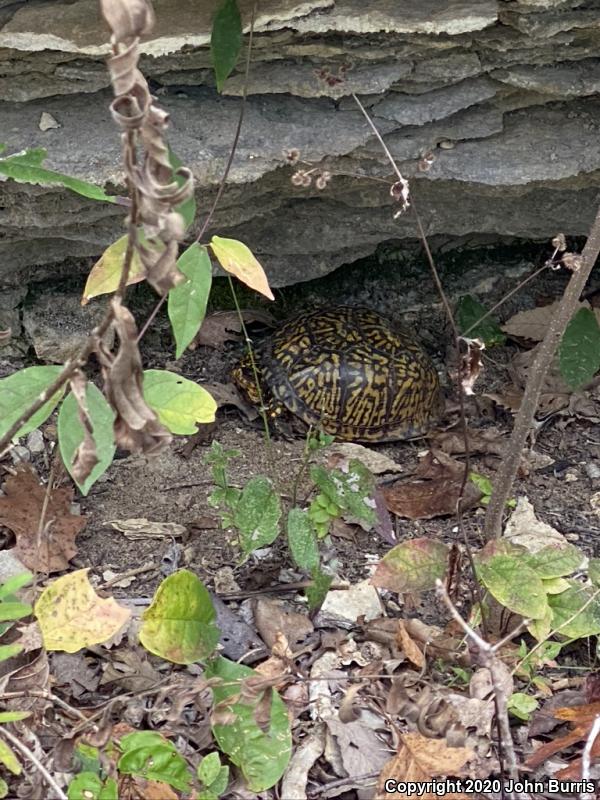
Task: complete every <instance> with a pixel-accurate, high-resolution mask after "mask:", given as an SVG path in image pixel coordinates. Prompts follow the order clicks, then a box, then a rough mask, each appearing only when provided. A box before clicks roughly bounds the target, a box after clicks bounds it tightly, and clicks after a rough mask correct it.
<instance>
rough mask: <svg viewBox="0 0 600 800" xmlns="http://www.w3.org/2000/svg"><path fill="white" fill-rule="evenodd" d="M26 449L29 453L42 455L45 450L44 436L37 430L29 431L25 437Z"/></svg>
mask: <svg viewBox="0 0 600 800" xmlns="http://www.w3.org/2000/svg"><path fill="white" fill-rule="evenodd" d="M27 448H28V450H29V452H30V453H35V454H37V453H43V452H44V450H45V446H44V436H43V434H42V432H41V430H40V429H39V428H36V429H35V430H34V431H31V433H30V434H29V436H28V437H27Z"/></svg>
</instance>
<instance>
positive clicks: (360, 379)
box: [233, 306, 442, 442]
mask: <svg viewBox="0 0 600 800" xmlns="http://www.w3.org/2000/svg"><path fill="white" fill-rule="evenodd" d="M254 358H255V363H256V367H257V371H258V375H259V377H260V381H261V383H260V388H261V394H260V395H259V393H258V391H257V387H256V385H255V379H254V373H253V370H252V369H251V365H250V362H249V358H248V357H246V358H244V359H243V360H242V361H241V362H240V363H239V364H238V365H237V366H236V368H235V369H234V371H233V378H234V380H235V382H236V383H237V384H238V386H239V387H240V388H241V389H242V390H243V391H244V393H245V394H246V395H247V397H248V398H249V399H250V400H251V401H252V402H254V403H257V402H259V397H260V396H262V400H263V403H264V405H265V407H266V408H267V409H268V411H269V412H270V414H271V415H272V416H276V415H277V414H278V413H280V411H282V410H283V409H284V408H286V409H287V410H288V411H290V412H291V413H292V414H294V415H296V416H297V417H299V418H300V419H302V420H303V421H304V422H305V423H307V424H308V425H312V426H313V427H315V428H316V429H317V430H322V431H324V432H325V433H330V434H333V435H334V436H336V437H337V438H338V439H345V440H348V441H355V442H385V441H394V440H398V439H411V438H414V437H418V436H422V435H423V434H424V433H425V432H426V431H427V429H428V428H429V427H430V426H431V425H432V423H434V422H435V420H436V419H437V418H438V417H439V415H440V413H441V408H442V401H441V393H440V386H439V378H438V374H437V372H436V370H435V367H434V366H433V364H432V362H431V360H430V359H429V357H428V356H427V354H426V353H425V351H424V350H423V349H422V348H421V347H420V345H419V344H417V343H416V342H415V341H414V340H413V339H411V338H410V336H407V335H406V334H405V333H401V332H399V331H395V330H394V329H393V328H392V327H391V326H390V325H389V323H388V322H386V320H385V319H383V317H381V316H380V315H379V314H377V313H375V312H374V311H371V310H370V309H367V308H351V307H346V306H342V307H339V308H332V309H322V310H319V311H313V312H308V313H304V314H301V315H299V316H297V317H295V318H294V319H292V320H290V321H289V322H286V323H285V324H284V325H283V326H282V327H280V328H278V329H277V330H276V331H275V333H274V334H273V335H272V336H270V337H269V338H268V339H266V340H265V341H264V342H261V343H260V345H259V346H258V347H257V348H256V351H255V354H254Z"/></svg>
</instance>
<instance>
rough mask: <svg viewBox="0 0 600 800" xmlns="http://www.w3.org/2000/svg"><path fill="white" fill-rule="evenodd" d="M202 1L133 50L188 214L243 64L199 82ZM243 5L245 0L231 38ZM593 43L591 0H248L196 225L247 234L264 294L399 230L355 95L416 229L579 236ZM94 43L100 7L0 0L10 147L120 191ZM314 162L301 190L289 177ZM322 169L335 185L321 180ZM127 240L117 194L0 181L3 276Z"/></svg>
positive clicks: (592, 131)
mask: <svg viewBox="0 0 600 800" xmlns="http://www.w3.org/2000/svg"><path fill="white" fill-rule="evenodd" d="M216 5H217V2H216V0H202V2H198V0H154V8H155V11H156V17H157V24H156V27H155V30H154V31H153V32H152V34H151V35H150V36H149V37H148V38H147V40H146V41H144V43H143V46H142V50H143V57H142V60H141V68H142V70H143V71H144V73H145V75H146V76H147V77H148V78H149V80H150V82H151V87H152V90H153V91H154V92H155V93H156V94H157V95H158V96H159V97H160V102H161V104H162V105H163V106H164V107H165V108H166V109H167V110H168V111H169V112H170V114H171V132H170V144H171V146H172V148H173V150H174V151H175V152H176V153H177V155H178V156H179V158H180V159H181V160H182V161H183V162H184V163H185V164H186V165H187V166H189V167H190V168H191V169H192V170H193V172H194V175H195V178H196V194H197V200H198V206H199V209H200V211H201V214H200V219H199V220H198V225H199V224H200V223H201V222H202V220H203V215H204V214H205V213H206V211H207V209H208V208H209V207H210V205H211V202H212V200H213V199H214V196H215V193H216V191H217V187H218V184H219V180H220V177H221V175H222V173H223V170H224V168H225V164H226V161H227V158H228V154H229V149H230V146H231V143H232V140H233V136H234V133H235V128H236V124H237V120H238V115H239V111H240V102H241V100H240V97H241V94H242V92H243V87H244V78H243V63H242V61H243V59H240V64H239V65H238V70H237V71H236V72H234V74H233V75H232V76H231V77H230V79H229V80H228V81H227V83H226V85H225V88H224V92H223V94H222V95H218V94H217V92H216V90H215V86H214V77H213V73H212V68H211V59H210V48H209V42H210V28H211V20H212V16H213V14H214V10H215V7H216ZM252 5H253V0H240V7H241V9H242V13H243V18H244V23H245V27H246V30H247V29H248V25H249V18H250V16H249V12H250V8H251V6H252ZM599 47H600V0H370V2H368V3H365V2H364V0H262V2H261V3H260V4H259V11H258V14H257V18H256V21H255V46H254V50H253V57H252V64H251V70H250V78H249V82H248V86H247V95H248V98H247V105H246V112H245V119H244V125H243V129H242V133H241V137H240V141H239V147H238V150H237V152H236V156H235V160H234V162H233V166H232V169H231V172H230V176H229V183H228V186H227V188H226V190H225V192H224V194H223V197H222V201H221V203H220V205H219V207H218V210H217V213H216V215H215V217H214V220H213V223H212V226H211V229H210V230H209V231H208V234H209V235H210V233H212V232H218V233H219V234H221V235H223V236H232V237H235V238H240V239H243V240H244V241H245V242H246V243H247V244H248V245H249V246H250V247H251V248H252V250H253V251H254V252H255V253H256V255H257V256H258V257H259V258H260V260H261V261H262V262H263V264H264V265H265V266H266V268H267V271H268V273H269V278H270V281H271V283H272V284H273V285H274V286H280V285H285V284H290V283H294V282H298V281H303V280H308V279H310V278H314V277H317V276H319V275H323V274H326V273H327V272H329V271H330V270H332V269H334V268H335V267H337V266H339V265H340V264H343V263H347V262H349V261H352V260H355V259H357V258H359V257H362V256H365V255H368V254H369V253H371V252H373V251H374V250H375V248H376V247H377V245H378V244H380V243H381V242H383V241H385V240H389V239H399V240H402V239H406V238H411V239H412V238H415V235H416V234H415V227H414V221H413V218H412V216H411V215H410V214H407V215H404V216H401V217H400V218H398V219H394V212H395V210H396V209H395V208H394V205H393V200H392V198H391V197H390V193H389V183H390V182H391V180H392V178H391V175H392V172H391V169H390V166H389V164H388V162H387V161H386V159H385V156H384V155H383V153H382V151H381V148H380V145H379V143H378V142H377V140H376V139H375V137H374V136H373V133H372V131H371V129H370V127H369V126H368V124H367V122H366V120H365V118H364V117H363V115H362V114H361V112H360V110H359V108H358V107H357V105H356V103H355V102H354V100H353V98H352V94H353V93H354V94H356V95H358V96H359V97H360V99H361V101H362V102H363V104H364V105H365V106H366V107H367V108H368V109H369V113H370V115H371V116H372V118H373V120H374V122H375V124H376V125H377V128H378V129H379V131H380V132H381V134H382V135H383V136H384V139H385V141H386V144H387V145H388V147H389V149H390V151H391V153H392V154H393V156H394V158H395V159H397V161H398V162H399V166H400V169H401V170H402V171H403V173H404V174H405V175H406V177H408V178H409V179H410V182H411V189H412V192H413V196H414V199H415V203H416V204H417V205H418V208H419V212H420V214H421V216H422V218H423V221H424V223H425V224H426V227H427V231H428V234H429V235H431V236H433V235H436V234H442V235H445V236H464V235H467V234H468V235H478V234H488V235H489V234H497V235H499V236H500V235H502V236H506V235H512V236H518V237H527V238H545V237H551V236H553V235H554V234H555V233H556V232H558V231H564V232H565V233H567V234H570V235H580V234H585V233H587V231H588V228H589V225H590V223H591V221H592V219H593V217H594V215H595V210H596V207H597V204H598V200H599V199H600V191H599V189H600V136H599V130H598V128H599V126H600V98H599V97H598V92H599V91H600V59H599V58H598V57H597V53H598V52H599ZM108 51H109V48H108V44H107V31H106V29H105V26H104V24H103V22H102V20H101V18H100V15H99V10H98V0H10V2H7V0H0V142H2V143H4V144H5V145H6V148H7V149H6V151H5V152H6V153H13V152H18V151H20V150H22V149H24V148H26V147H43V148H45V149H46V150H47V152H48V158H47V161H46V166H48V167H49V168H51V169H55V170H58V171H60V172H66V173H68V174H71V175H74V176H75V177H79V178H83V179H85V180H88V181H93V182H95V183H97V184H99V185H102V186H104V187H105V188H107V189H109V190H110V191H111V192H119V191H123V186H122V182H123V180H122V171H121V167H120V151H119V137H118V132H117V131H116V129H115V127H114V125H113V123H112V121H111V119H110V114H109V111H108V105H109V102H110V99H111V94H110V88H109V82H108V75H107V72H106V69H105V66H104V58H105V56H106V54H107V53H108ZM48 119H51V120H52V121H53V124H52V125H50V126H48V125H47V124H45V123H44V122H43V121H44V120H46V121H47V120H48ZM41 121H42V124H40V122H41ZM54 123H55V124H54ZM290 150H297V151H299V153H300V161H299V162H298V163H297V164H295V165H291V164H290V163H289V161H288V159H287V156H286V153H287V152H288V151H290ZM425 155H427V160H428V161H431V162H432V163H431V166H430V168H429V169H428V171H420V170H419V169H418V164H419V162H420V161H421V160H422V159H423V157H424V156H425ZM313 168H317V169H316V171H315V172H313V173H312V175H313V180H312V181H311V183H310V185H308V186H300V187H298V186H296V185H295V184H293V183H292V180H291V179H292V176H293V174H294V172H295V171H296V170H297V169H303V170H307V171H308V170H312V169H313ZM323 169H326V170H327V171H329V172H330V173H331V174H332V177H331V179H330V181H329V182H328V183H327V186H326V187H325V188H322V189H319V188H318V187H317V182H316V181H315V180H314V177H315V176H316V175H318V173H319V170H323ZM382 179H385V180H382ZM122 232H123V209H122V208H120V207H118V206H114V205H111V204H102V203H95V202H93V201H89V200H86V199H84V198H82V197H79V196H77V195H74V194H72V193H70V192H68V191H66V190H64V189H60V188H56V187H53V188H48V187H39V186H29V185H26V184H18V183H15V182H13V181H8V180H1V181H0V285H4V286H22V285H23V284H24V283H27V282H30V281H34V280H40V279H46V278H48V277H49V276H52V275H56V274H61V275H64V274H66V273H72V272H73V270H75V271H77V270H80V271H81V272H85V271H87V269H88V268H89V264H90V257H96V256H98V255H99V254H100V253H101V252H102V250H103V249H104V248H105V247H106V246H107V245H108V244H110V243H111V242H112V241H114V240H115V239H116V238H118V237H119V236H120V235H122Z"/></svg>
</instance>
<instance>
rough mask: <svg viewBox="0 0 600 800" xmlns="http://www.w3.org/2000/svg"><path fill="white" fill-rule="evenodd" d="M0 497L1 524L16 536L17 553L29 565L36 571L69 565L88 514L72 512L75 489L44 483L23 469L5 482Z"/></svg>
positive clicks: (63, 567)
mask: <svg viewBox="0 0 600 800" xmlns="http://www.w3.org/2000/svg"><path fill="white" fill-rule="evenodd" d="M46 494H48V504H47V508H46V514H45V518H44V519H45V525H44V530H43V532H42V535H41V537H39V541H38V533H37V532H38V527H39V523H40V519H41V517H42V509H43V508H44V502H45V500H46ZM4 495H5V496H4V497H0V525H5V526H6V527H7V528H8V529H9V530H11V531H12V532H13V533H14V534H15V537H16V545H15V548H14V550H15V555H16V556H17V557H18V558H19V559H20V560H21V561H22V562H23V564H25V566H26V567H27V568H28V569H31V570H34V571H36V572H59V571H60V570H64V569H66V568H67V567H68V565H69V561H70V559H72V558H73V557H74V556H75V555H76V554H77V547H76V546H75V539H76V537H77V534H78V533H79V532H80V531H81V529H82V528H83V527H84V526H85V524H86V522H87V519H86V517H83V516H79V515H76V514H71V503H72V502H73V489H72V487H70V486H65V487H61V488H59V489H52V490H51V491H50V492H49V493H48V490H47V487H45V486H41V485H40V483H39V481H38V479H37V477H36V475H35V474H34V472H33V471H32V470H31V469H29V468H25V469H19V470H18V471H17V473H16V474H15V475H11V476H10V477H9V478H8V479H7V480H6V482H5V484H4Z"/></svg>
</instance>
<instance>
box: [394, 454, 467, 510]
mask: <svg viewBox="0 0 600 800" xmlns="http://www.w3.org/2000/svg"><path fill="white" fill-rule="evenodd" d="M463 471H464V465H463V464H461V463H460V462H458V461H455V460H454V459H453V458H450V456H448V455H446V454H445V453H442V452H441V451H439V450H436V451H430V452H429V453H427V455H426V456H425V458H423V459H422V461H421V462H420V464H419V466H418V467H417V469H416V470H415V472H414V475H413V477H412V478H409V479H408V480H399V481H396V482H395V483H393V484H391V485H390V486H385V487H383V489H382V493H383V496H384V498H385V502H386V505H387V507H388V509H389V510H390V511H391V512H392V513H393V514H396V515H397V516H399V517H407V518H408V519H432V518H433V517H440V516H445V515H449V514H454V513H456V503H457V501H458V498H459V496H460V489H461V486H462V481H463ZM481 496H482V492H481V491H480V490H479V489H478V488H477V487H476V486H475V484H474V483H472V482H471V481H467V483H466V485H465V488H464V492H463V496H462V503H461V505H462V509H463V511H464V510H466V509H469V508H473V507H474V506H475V505H477V503H478V502H479V500H480V498H481Z"/></svg>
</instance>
